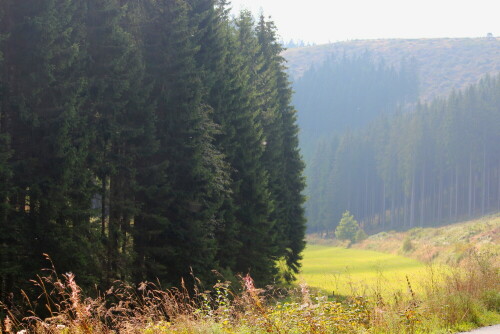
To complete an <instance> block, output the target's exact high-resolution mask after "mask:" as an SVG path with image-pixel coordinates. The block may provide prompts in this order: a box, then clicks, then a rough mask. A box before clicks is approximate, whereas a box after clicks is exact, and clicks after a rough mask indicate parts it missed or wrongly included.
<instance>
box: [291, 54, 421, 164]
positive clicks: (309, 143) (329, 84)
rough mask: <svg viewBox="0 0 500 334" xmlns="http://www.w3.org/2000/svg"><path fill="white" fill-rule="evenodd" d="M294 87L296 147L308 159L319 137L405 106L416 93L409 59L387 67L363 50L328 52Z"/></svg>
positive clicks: (321, 139)
mask: <svg viewBox="0 0 500 334" xmlns="http://www.w3.org/2000/svg"><path fill="white" fill-rule="evenodd" d="M294 89H295V95H294V98H293V101H294V105H295V106H296V107H297V109H298V110H299V114H298V117H299V119H298V121H299V126H300V139H301V147H302V152H303V154H304V155H305V157H306V158H307V159H308V160H311V158H312V154H313V152H314V151H315V150H316V149H317V148H318V144H319V143H321V142H323V143H326V142H329V141H331V140H332V137H334V136H335V135H336V134H339V133H342V132H344V131H346V130H355V129H359V128H362V127H365V126H366V125H368V124H370V122H372V121H373V120H374V119H375V118H377V117H379V116H380V115H381V114H387V115H390V114H393V113H394V112H395V110H396V108H405V107H406V108H408V107H411V106H412V105H413V104H414V103H415V102H416V101H417V98H418V78H417V73H416V65H415V64H414V63H412V62H406V61H404V62H402V63H401V65H399V66H398V67H392V66H389V65H387V64H386V63H385V62H383V61H377V60H376V59H375V57H374V56H373V55H372V54H370V53H368V52H365V53H364V54H362V55H354V56H352V57H349V56H347V55H342V56H338V55H331V56H330V57H329V58H327V59H326V60H325V61H324V62H323V64H321V65H318V66H314V67H312V68H311V69H309V70H308V71H306V72H305V73H304V74H303V76H302V77H300V78H299V79H297V80H296V81H295V82H294Z"/></svg>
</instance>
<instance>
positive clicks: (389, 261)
mask: <svg viewBox="0 0 500 334" xmlns="http://www.w3.org/2000/svg"><path fill="white" fill-rule="evenodd" d="M302 263H303V266H302V273H301V275H300V276H299V280H300V281H303V282H305V283H307V284H308V285H309V286H310V287H313V288H318V289H321V290H323V291H325V292H326V293H328V294H333V292H335V294H339V295H346V296H360V295H362V296H366V295H373V294H374V293H382V294H385V295H387V294H390V293H394V292H396V291H407V290H408V282H407V280H406V277H409V278H410V281H411V284H413V286H414V289H417V290H419V291H420V289H419V288H417V286H420V285H421V283H422V282H423V281H424V280H425V279H426V278H427V277H428V275H429V270H430V268H429V267H428V266H426V265H425V264H423V263H422V262H419V261H417V260H413V259H409V258H406V257H403V256H397V255H392V254H384V253H380V252H375V251H367V250H361V249H350V248H340V247H330V246H325V245H308V246H307V248H306V250H305V252H304V259H303V262H302ZM433 270H436V268H433Z"/></svg>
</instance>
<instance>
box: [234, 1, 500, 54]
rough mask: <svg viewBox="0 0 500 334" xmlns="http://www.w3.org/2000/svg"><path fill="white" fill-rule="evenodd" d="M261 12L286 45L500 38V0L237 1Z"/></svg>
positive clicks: (254, 11)
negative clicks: (443, 38) (293, 42)
mask: <svg viewBox="0 0 500 334" xmlns="http://www.w3.org/2000/svg"><path fill="white" fill-rule="evenodd" d="M231 3H232V7H233V10H234V11H235V12H237V11H239V10H240V9H242V8H246V9H250V10H251V11H252V12H253V13H254V14H255V15H258V14H259V13H260V10H261V9H262V10H263V11H264V14H265V15H266V16H269V15H270V16H271V18H272V20H273V21H274V22H275V23H276V25H277V27H278V32H279V34H280V36H281V37H282V38H283V40H285V41H289V40H290V39H294V40H303V41H305V42H310V43H316V44H323V43H328V42H336V41H345V40H352V39H375V38H432V37H484V36H486V34H487V33H490V32H491V33H493V35H494V36H500V0H330V1H328V0H305V1H304V0H302V1H298V0H232V1H231Z"/></svg>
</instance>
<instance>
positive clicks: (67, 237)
mask: <svg viewBox="0 0 500 334" xmlns="http://www.w3.org/2000/svg"><path fill="white" fill-rule="evenodd" d="M228 13H229V10H228V5H227V4H226V2H225V1H224V0H220V1H219V0H217V1H216V0H160V1H158V0H145V1H122V0H71V1H68V0H50V1H39V0H4V1H1V2H0V43H1V44H0V61H1V71H0V299H1V300H5V299H6V298H7V296H8V294H9V293H10V292H11V291H14V290H15V289H17V288H19V287H23V285H24V283H25V282H27V280H28V279H29V278H33V277H34V276H35V274H36V273H37V272H38V271H39V270H40V269H41V268H43V267H47V265H48V264H47V262H45V260H44V257H43V256H42V254H44V253H45V254H49V255H50V256H51V258H52V260H53V261H54V263H55V264H56V266H57V268H58V270H59V271H60V272H66V271H73V272H74V273H75V274H76V276H77V278H78V280H79V282H80V284H83V285H84V286H87V287H88V286H93V285H94V284H98V285H99V286H100V287H102V288H106V287H108V286H109V285H110V284H111V283H112V282H113V281H114V280H116V279H120V280H125V281H130V282H140V281H144V280H149V281H152V280H155V279H156V278H158V279H159V280H160V281H161V282H162V284H163V285H164V286H172V285H178V284H179V283H180V281H181V278H183V279H184V280H185V282H186V283H187V284H188V285H189V284H190V283H189V282H192V278H191V273H192V274H193V275H195V276H196V277H197V278H199V279H201V281H202V282H213V281H215V280H216V279H217V276H216V275H215V274H214V273H213V270H217V271H218V272H220V273H222V274H223V275H225V277H226V278H231V277H232V276H234V275H236V274H238V273H242V274H246V273H248V272H250V274H251V275H252V277H253V278H254V279H255V280H256V281H257V282H258V284H260V285H262V284H265V283H270V282H275V281H277V280H279V279H285V280H287V279H291V278H292V277H293V274H294V273H296V272H297V271H298V268H299V260H300V258H301V255H300V253H301V251H302V250H303V248H304V241H303V240H304V232H305V219H304V213H303V208H302V205H303V202H304V197H303V195H302V194H301V192H302V190H303V188H304V179H303V177H302V170H303V168H304V165H303V163H302V161H301V158H300V155H299V151H298V127H297V124H296V114H295V110H294V108H293V107H292V105H291V96H292V92H291V88H290V84H289V82H288V79H287V75H286V74H285V65H284V59H283V58H282V56H281V52H282V47H281V45H280V43H279V42H278V41H277V36H276V28H275V26H274V24H273V22H271V21H269V20H267V19H266V18H265V17H264V16H261V17H260V19H259V20H257V22H254V19H253V16H252V15H251V13H249V12H246V11H243V12H241V13H240V14H239V16H237V17H236V18H230V17H229V14H228ZM278 264H281V265H280V267H285V268H287V269H286V270H284V271H283V270H281V271H280V272H279V271H278ZM283 265H284V266H283Z"/></svg>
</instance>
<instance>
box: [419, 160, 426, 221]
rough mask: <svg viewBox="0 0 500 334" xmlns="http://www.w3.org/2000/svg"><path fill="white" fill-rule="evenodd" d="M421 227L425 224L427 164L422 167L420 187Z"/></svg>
mask: <svg viewBox="0 0 500 334" xmlns="http://www.w3.org/2000/svg"><path fill="white" fill-rule="evenodd" d="M420 188H421V189H420V191H421V194H420V227H423V226H424V212H425V166H424V168H423V169H422V179H421V187H420Z"/></svg>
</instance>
